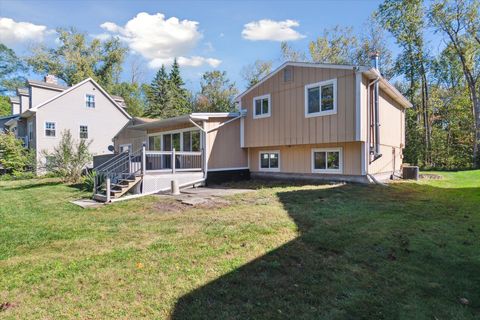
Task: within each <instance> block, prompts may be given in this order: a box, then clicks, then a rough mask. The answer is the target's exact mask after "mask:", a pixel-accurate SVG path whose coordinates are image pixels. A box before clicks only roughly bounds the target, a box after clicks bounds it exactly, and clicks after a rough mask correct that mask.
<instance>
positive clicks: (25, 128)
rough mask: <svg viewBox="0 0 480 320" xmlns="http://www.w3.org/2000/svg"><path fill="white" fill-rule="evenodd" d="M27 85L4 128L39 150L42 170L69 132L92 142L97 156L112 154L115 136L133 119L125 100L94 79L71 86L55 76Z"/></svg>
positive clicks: (30, 81)
mask: <svg viewBox="0 0 480 320" xmlns="http://www.w3.org/2000/svg"><path fill="white" fill-rule="evenodd" d="M27 84H28V86H27V87H26V88H20V89H18V90H17V97H14V98H12V99H11V107H12V114H13V116H11V117H10V119H9V120H8V121H7V122H6V123H5V124H4V125H5V126H6V127H7V128H8V129H9V130H10V131H14V132H15V134H16V135H17V137H18V138H21V139H22V140H23V141H24V143H25V146H26V147H28V148H30V149H33V150H35V155H36V160H37V163H38V168H39V169H41V168H42V167H43V166H44V164H45V161H46V159H45V155H44V154H45V152H51V151H52V150H53V148H54V147H56V146H57V145H58V144H59V142H60V139H61V136H62V133H63V132H65V131H66V130H69V131H70V132H71V134H72V136H73V138H74V139H76V140H77V141H78V140H80V139H85V140H89V141H91V145H90V148H89V151H90V152H91V153H92V154H93V155H104V154H111V153H112V152H111V151H110V150H109V146H111V145H112V137H113V136H114V135H115V134H116V133H117V132H118V131H119V130H120V129H121V128H122V127H123V126H125V124H127V123H128V121H129V120H130V118H131V117H130V116H129V115H128V113H127V112H126V111H125V104H124V101H123V99H122V98H121V97H115V96H111V95H109V94H108V93H107V92H106V91H105V90H104V89H103V88H102V87H101V86H100V85H99V84H98V83H96V82H95V81H94V80H93V79H91V78H88V79H85V80H84V81H82V82H80V83H78V84H76V85H74V86H71V87H66V86H62V85H59V84H57V81H56V78H55V77H53V76H47V77H46V78H45V81H34V80H29V81H28V82H27Z"/></svg>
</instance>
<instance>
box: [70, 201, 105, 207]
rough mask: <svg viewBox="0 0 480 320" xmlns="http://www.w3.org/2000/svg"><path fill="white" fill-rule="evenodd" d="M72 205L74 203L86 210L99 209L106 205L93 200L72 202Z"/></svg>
mask: <svg viewBox="0 0 480 320" xmlns="http://www.w3.org/2000/svg"><path fill="white" fill-rule="evenodd" d="M70 203H73V204H75V205H77V206H80V207H82V208H84V209H86V208H97V207H101V206H103V205H104V203H101V202H98V201H95V200H92V199H79V200H75V201H70Z"/></svg>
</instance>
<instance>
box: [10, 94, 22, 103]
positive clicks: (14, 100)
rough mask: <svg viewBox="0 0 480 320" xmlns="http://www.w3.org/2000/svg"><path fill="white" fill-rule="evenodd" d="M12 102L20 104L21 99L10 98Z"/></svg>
mask: <svg viewBox="0 0 480 320" xmlns="http://www.w3.org/2000/svg"><path fill="white" fill-rule="evenodd" d="M10 102H16V103H20V98H19V97H16V96H15V97H10Z"/></svg>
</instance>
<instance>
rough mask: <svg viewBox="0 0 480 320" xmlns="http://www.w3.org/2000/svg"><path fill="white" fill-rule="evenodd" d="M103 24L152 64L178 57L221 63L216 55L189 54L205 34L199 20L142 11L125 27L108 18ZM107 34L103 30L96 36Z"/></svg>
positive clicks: (187, 61)
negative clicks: (214, 57)
mask: <svg viewBox="0 0 480 320" xmlns="http://www.w3.org/2000/svg"><path fill="white" fill-rule="evenodd" d="M100 27H102V28H103V29H104V30H105V31H107V32H109V33H110V34H113V35H115V36H118V37H119V38H120V39H121V40H123V41H125V42H126V43H128V45H129V47H130V49H131V50H132V51H133V52H135V53H138V54H140V55H142V56H143V57H144V58H146V59H147V60H148V61H149V66H150V67H151V68H158V67H159V66H160V65H162V64H169V63H171V62H172V61H173V59H174V58H175V57H177V59H178V63H179V64H180V65H183V66H194V67H197V66H200V65H203V64H209V65H210V66H212V67H216V66H218V65H219V64H220V63H221V61H220V60H218V59H213V58H205V57H198V56H193V57H188V55H189V54H190V52H191V51H192V50H193V49H194V48H195V47H196V46H197V44H198V41H199V40H200V39H201V38H202V34H201V33H200V32H199V30H198V22H196V21H190V20H179V19H178V18H176V17H171V18H168V19H165V15H164V14H162V13H157V14H152V15H151V14H148V13H146V12H141V13H139V14H137V15H136V16H135V17H134V18H132V19H131V20H129V21H128V22H127V23H126V24H125V26H123V27H121V26H119V25H117V24H115V23H113V22H105V23H103V24H102V25H101V26H100ZM105 36H106V35H105V34H101V35H98V36H97V37H105Z"/></svg>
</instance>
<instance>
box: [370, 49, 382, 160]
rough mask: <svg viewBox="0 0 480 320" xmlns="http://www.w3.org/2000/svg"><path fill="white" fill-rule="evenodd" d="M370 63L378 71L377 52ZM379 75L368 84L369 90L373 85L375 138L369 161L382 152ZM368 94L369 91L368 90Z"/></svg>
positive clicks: (377, 157)
mask: <svg viewBox="0 0 480 320" xmlns="http://www.w3.org/2000/svg"><path fill="white" fill-rule="evenodd" d="M372 64H373V67H374V68H375V69H376V70H377V71H378V72H379V73H380V70H379V68H378V52H375V53H373V54H372ZM379 81H380V77H377V79H375V80H374V81H373V82H372V83H371V84H369V90H370V85H372V84H373V85H374V87H373V99H374V102H373V103H374V105H373V113H374V114H373V117H374V123H373V125H374V128H373V132H374V138H375V140H374V141H375V145H374V148H373V150H370V154H371V155H373V159H372V160H371V161H370V163H372V162H374V161H375V160H377V159H379V158H380V157H381V156H382V154H381V153H380V121H379V113H380V112H379V83H378V82H379ZM369 95H370V91H369Z"/></svg>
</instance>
